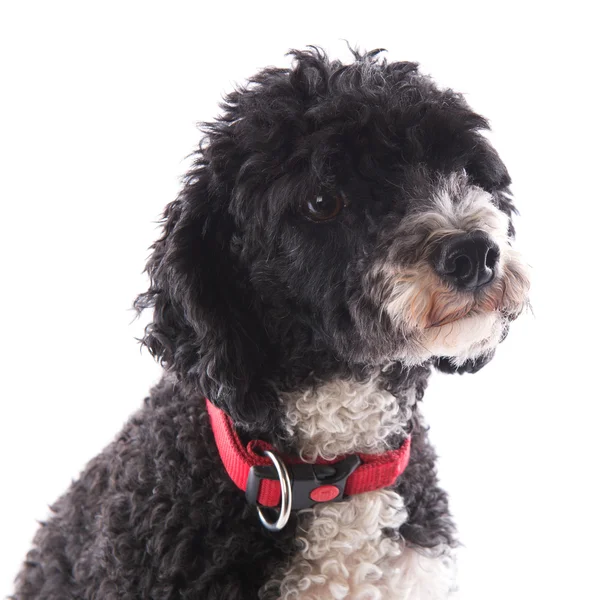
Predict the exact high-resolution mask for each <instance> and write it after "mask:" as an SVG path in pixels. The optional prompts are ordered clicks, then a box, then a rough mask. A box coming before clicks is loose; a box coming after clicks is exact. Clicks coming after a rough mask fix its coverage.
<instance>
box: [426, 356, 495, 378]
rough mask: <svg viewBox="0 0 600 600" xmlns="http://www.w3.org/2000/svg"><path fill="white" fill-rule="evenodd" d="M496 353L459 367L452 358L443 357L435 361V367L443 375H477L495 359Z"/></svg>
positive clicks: (472, 360) (469, 361)
mask: <svg viewBox="0 0 600 600" xmlns="http://www.w3.org/2000/svg"><path fill="white" fill-rule="evenodd" d="M494 353H495V352H494V351H492V352H488V353H487V354H484V355H483V356H479V357H477V358H473V359H469V360H467V361H466V362H464V363H463V364H461V365H460V366H458V367H457V366H456V365H454V363H453V362H452V359H451V358H446V357H443V356H442V357H440V358H436V359H435V360H434V361H433V366H434V367H435V368H436V369H438V370H439V371H441V372H442V373H458V374H459V375H462V374H463V373H477V371H479V370H480V369H483V367H485V365H487V364H488V363H489V362H490V361H491V360H492V358H494Z"/></svg>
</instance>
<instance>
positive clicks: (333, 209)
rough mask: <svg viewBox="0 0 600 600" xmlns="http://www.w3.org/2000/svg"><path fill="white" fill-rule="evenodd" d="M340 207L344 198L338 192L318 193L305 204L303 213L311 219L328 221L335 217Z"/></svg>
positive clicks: (342, 205)
mask: <svg viewBox="0 0 600 600" xmlns="http://www.w3.org/2000/svg"><path fill="white" fill-rule="evenodd" d="M342 208H344V199H343V198H342V196H341V195H340V194H319V195H318V196H316V197H315V198H311V199H310V200H309V201H308V202H307V203H306V204H305V206H304V214H305V215H306V216H307V217H308V218H309V219H310V220H311V221H329V219H333V218H334V217H337V215H338V214H339V213H340V212H341V210H342Z"/></svg>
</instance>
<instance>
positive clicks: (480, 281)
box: [433, 231, 500, 290]
mask: <svg viewBox="0 0 600 600" xmlns="http://www.w3.org/2000/svg"><path fill="white" fill-rule="evenodd" d="M499 257H500V250H499V248H498V246H497V245H496V244H495V243H494V241H493V240H492V239H491V238H490V236H489V235H487V234H486V233H485V232H483V231H473V232H471V233H466V234H461V235H456V236H453V237H451V238H448V239H446V240H444V242H442V243H441V244H440V246H439V248H438V251H437V253H436V254H435V256H434V261H433V262H434V265H433V266H434V268H435V270H436V272H437V273H438V275H440V277H442V278H443V279H445V280H446V281H450V282H451V283H452V284H454V286H455V287H457V288H458V289H463V290H474V289H476V288H479V287H482V286H484V285H486V284H488V283H490V282H491V281H492V280H493V279H494V276H495V272H494V269H495V267H496V265H497V264H498V260H499Z"/></svg>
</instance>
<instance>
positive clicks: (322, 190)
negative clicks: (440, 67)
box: [13, 46, 529, 600]
mask: <svg viewBox="0 0 600 600" xmlns="http://www.w3.org/2000/svg"><path fill="white" fill-rule="evenodd" d="M290 54H291V56H292V64H291V66H290V67H289V68H266V69H264V70H262V71H261V72H259V73H258V74H257V75H255V76H254V77H252V78H251V79H249V81H248V82H247V83H246V84H245V85H243V86H240V87H237V88H236V89H235V90H234V91H233V92H231V93H229V94H228V95H227V96H226V97H225V99H224V102H223V103H222V105H221V107H222V114H221V116H220V117H218V118H217V119H216V120H214V121H213V122H209V123H205V124H204V125H203V132H204V137H203V139H202V141H201V143H200V145H199V148H198V150H197V152H196V153H195V155H194V163H193V166H192V167H191V169H190V171H189V172H188V174H187V176H186V178H185V180H184V184H183V189H182V191H181V193H180V195H179V196H178V197H177V199H175V200H174V201H173V202H171V203H170V204H169V205H168V206H167V208H166V210H165V212H164V221H163V223H162V231H161V235H160V238H159V239H158V241H157V242H156V243H155V244H154V245H153V246H152V250H151V255H150V258H149V260H148V264H147V273H148V276H149V288H148V290H147V291H146V292H145V293H142V294H141V295H140V296H139V297H138V298H137V299H136V301H135V307H136V308H137V310H138V311H140V312H141V311H146V310H149V311H152V313H151V314H152V319H151V321H150V323H149V324H148V326H147V327H146V329H145V333H144V337H143V339H142V340H141V341H142V344H143V345H144V346H145V347H146V348H147V349H148V350H149V351H150V353H151V354H152V355H153V356H154V357H155V358H156V359H157V360H158V361H160V363H161V364H162V365H163V367H164V375H163V377H162V379H161V381H160V382H159V383H158V384H157V385H156V387H154V389H152V390H151V392H150V394H149V396H148V397H147V398H146V399H145V401H144V405H143V407H142V408H141V409H140V410H139V412H137V413H136V414H134V415H133V416H132V417H131V419H130V420H129V422H128V423H127V424H126V425H125V427H124V429H123V430H122V431H121V433H119V434H118V436H117V437H116V439H115V440H114V441H113V442H112V443H111V444H110V445H109V446H108V447H107V448H106V449H105V450H104V451H103V452H102V453H101V454H100V455H99V456H97V457H96V458H94V459H92V460H91V462H89V464H88V465H87V466H86V468H85V470H84V471H83V473H82V474H81V475H80V477H79V479H78V480H77V481H75V482H74V483H73V484H72V486H71V488H70V489H69V490H68V491H67V492H66V493H65V495H64V496H62V497H61V498H60V499H59V500H58V501H57V502H56V503H55V504H54V505H53V507H52V514H51V516H50V518H49V519H48V520H47V521H46V522H44V523H43V524H42V525H41V527H40V529H39V531H38V533H37V534H36V537H35V539H34V542H33V548H32V549H31V550H30V552H29V553H28V555H27V558H26V560H25V563H24V566H23V567H22V570H21V572H20V574H19V575H18V576H17V580H16V588H15V591H14V596H13V597H14V598H15V599H17V600H28V599H34V598H35V599H42V598H43V599H47V600H50V599H56V600H66V599H68V598H72V599H79V598H81V599H88V600H91V599H98V600H100V599H102V600H117V599H118V600H126V599H131V600H133V599H140V598H144V599H146V598H147V599H156V600H158V599H161V600H167V599H169V600H171V599H172V600H175V599H181V600H183V599H188V600H191V599H194V600H197V599H199V598H202V599H210V600H217V599H219V600H221V599H226V600H237V599H244V600H247V599H253V598H260V599H262V600H268V599H286V600H291V599H302V600H308V599H336V600H338V599H343V598H349V599H361V600H366V599H381V600H389V599H404V600H416V599H428V600H441V599H444V598H448V597H451V596H452V595H454V594H455V590H456V584H455V562H456V561H455V549H456V547H457V536H456V532H455V527H454V525H453V522H452V518H451V516H450V513H449V510H448V499H447V495H446V493H445V492H444V491H443V490H442V489H440V487H439V485H438V481H437V475H436V455H435V451H434V449H433V448H432V446H431V444H430V443H429V441H428V430H427V426H426V424H425V423H424V420H423V417H422V414H421V409H420V404H421V400H422V398H423V395H424V392H425V388H426V386H427V381H428V378H429V376H430V374H431V372H432V370H434V369H438V370H441V371H443V372H445V373H465V372H469V373H474V372H476V371H478V370H479V369H481V368H482V367H483V366H484V365H485V364H486V363H488V362H489V361H490V360H491V359H492V357H493V356H494V352H495V350H496V347H497V346H498V344H499V343H500V342H501V341H502V340H503V339H504V337H505V336H506V334H507V332H508V329H509V325H510V323H511V321H513V320H514V319H515V318H517V317H518V316H519V314H520V313H521V312H522V311H523V310H524V308H526V307H527V305H528V289H529V280H528V273H527V268H526V264H525V262H524V260H523V259H522V257H521V256H520V254H519V253H518V252H517V250H515V248H514V228H513V223H512V220H513V216H514V213H515V207H514V204H513V201H512V197H511V194H510V190H509V185H510V183H511V180H510V177H509V174H508V172H507V169H506V167H505V165H504V164H503V162H502V161H501V159H500V158H499V156H498V154H497V152H496V151H495V150H494V149H493V147H492V146H491V144H490V143H489V141H488V139H487V138H486V137H485V135H484V133H485V130H486V129H487V128H488V124H487V121H486V120H485V119H484V118H483V117H481V116H480V115H478V114H476V113H475V112H474V111H473V110H472V109H471V108H470V107H469V106H468V105H467V103H466V101H465V100H464V98H463V97H462V96H461V95H460V94H458V93H456V92H454V91H452V90H451V89H441V88H440V87H439V86H437V85H436V84H435V83H434V82H433V81H432V79H431V78H430V77H428V76H426V75H424V74H422V73H421V72H420V71H419V69H418V65H417V64H416V63H413V62H389V61H387V60H386V59H385V58H384V57H383V56H382V51H381V50H374V51H370V52H364V53H361V52H358V51H354V52H353V59H352V61H350V62H349V63H348V64H343V63H342V62H340V61H338V60H333V59H330V58H329V57H328V56H327V55H326V53H325V52H324V51H323V50H322V49H320V48H317V47H312V46H311V47H308V48H307V49H306V50H302V51H299V50H296V51H292V52H291V53H290Z"/></svg>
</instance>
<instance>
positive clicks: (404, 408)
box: [280, 372, 426, 462]
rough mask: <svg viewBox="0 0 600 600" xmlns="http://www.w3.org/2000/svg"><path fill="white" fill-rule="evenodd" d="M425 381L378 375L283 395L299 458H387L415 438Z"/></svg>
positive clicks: (320, 384) (287, 423) (331, 381)
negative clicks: (408, 438) (410, 436)
mask: <svg viewBox="0 0 600 600" xmlns="http://www.w3.org/2000/svg"><path fill="white" fill-rule="evenodd" d="M419 374H420V375H422V372H420V373H419ZM407 375H409V374H408V373H407ZM425 380H426V377H423V376H421V377H417V378H415V377H414V376H413V375H412V374H410V376H407V377H405V378H403V380H401V381H400V382H399V381H398V378H397V377H396V378H394V377H389V375H387V374H385V373H384V374H381V373H378V374H376V375H372V376H370V377H369V378H366V379H362V380H358V379H355V378H333V379H329V380H327V381H317V382H314V383H313V385H311V386H310V387H308V388H305V389H303V390H300V391H293V392H286V393H282V394H280V400H281V403H282V407H283V424H284V427H285V430H286V432H287V434H288V436H289V438H290V439H291V444H292V446H293V448H294V450H295V452H297V453H298V454H299V455H300V456H301V457H302V458H304V459H305V460H307V461H311V462H312V461H314V460H315V459H316V458H318V457H321V458H325V459H328V460H331V459H335V458H336V457H339V456H342V455H346V454H354V453H358V452H361V453H369V454H373V453H380V452H384V451H386V450H389V449H391V448H395V447H399V445H400V444H401V443H402V441H403V440H404V439H405V437H406V436H407V435H408V434H409V433H410V428H411V420H412V417H413V412H414V410H415V409H416V404H417V400H418V399H420V398H421V397H422V394H423V389H424V381H425Z"/></svg>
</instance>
